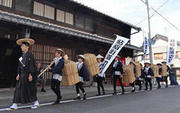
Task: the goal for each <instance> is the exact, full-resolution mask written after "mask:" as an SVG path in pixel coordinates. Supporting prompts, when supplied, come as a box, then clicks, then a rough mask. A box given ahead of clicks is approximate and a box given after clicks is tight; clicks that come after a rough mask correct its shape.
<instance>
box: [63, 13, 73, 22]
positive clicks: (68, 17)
mask: <svg viewBox="0 0 180 113" xmlns="http://www.w3.org/2000/svg"><path fill="white" fill-rule="evenodd" d="M65 23H67V24H71V25H73V23H74V17H73V14H71V13H68V12H66V13H65Z"/></svg>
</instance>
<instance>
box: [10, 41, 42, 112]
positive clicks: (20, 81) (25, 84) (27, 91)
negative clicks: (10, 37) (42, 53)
mask: <svg viewBox="0 0 180 113" xmlns="http://www.w3.org/2000/svg"><path fill="white" fill-rule="evenodd" d="M34 42H35V41H34V40H33V39H30V38H23V39H19V40H17V41H16V43H17V44H18V45H20V46H21V50H22V53H23V54H22V56H21V57H20V58H19V66H18V70H17V76H16V80H17V84H16V88H15V92H14V98H13V105H12V106H11V107H10V109H13V110H16V109H18V107H17V104H18V103H21V104H25V103H31V102H34V105H33V106H32V107H31V108H32V109H35V108H38V107H39V102H38V100H37V95H36V94H37V87H36V80H37V75H36V63H35V60H34V56H33V55H32V54H31V52H30V51H29V47H30V46H32V45H33V44H34Z"/></svg>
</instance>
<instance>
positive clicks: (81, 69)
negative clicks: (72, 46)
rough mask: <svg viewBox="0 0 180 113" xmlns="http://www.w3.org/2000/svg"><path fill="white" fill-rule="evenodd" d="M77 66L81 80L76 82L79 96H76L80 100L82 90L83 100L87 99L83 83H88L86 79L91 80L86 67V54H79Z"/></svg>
mask: <svg viewBox="0 0 180 113" xmlns="http://www.w3.org/2000/svg"><path fill="white" fill-rule="evenodd" d="M76 64H77V68H78V74H79V80H80V82H78V83H76V85H75V86H76V93H77V97H76V98H75V100H76V99H78V100H80V99H81V95H80V90H81V91H82V93H83V100H86V92H85V90H84V87H83V84H84V83H86V81H89V75H88V70H87V68H86V65H85V64H84V56H83V55H78V62H77V63H76Z"/></svg>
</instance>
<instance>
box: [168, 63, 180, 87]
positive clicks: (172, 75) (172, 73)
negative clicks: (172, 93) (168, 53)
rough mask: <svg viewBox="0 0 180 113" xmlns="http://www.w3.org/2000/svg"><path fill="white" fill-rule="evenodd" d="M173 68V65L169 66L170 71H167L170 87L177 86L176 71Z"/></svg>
mask: <svg viewBox="0 0 180 113" xmlns="http://www.w3.org/2000/svg"><path fill="white" fill-rule="evenodd" d="M173 67H174V65H173V64H171V65H170V69H169V77H170V81H171V84H170V85H179V84H178V82H177V78H176V70H175V69H174V68H173Z"/></svg>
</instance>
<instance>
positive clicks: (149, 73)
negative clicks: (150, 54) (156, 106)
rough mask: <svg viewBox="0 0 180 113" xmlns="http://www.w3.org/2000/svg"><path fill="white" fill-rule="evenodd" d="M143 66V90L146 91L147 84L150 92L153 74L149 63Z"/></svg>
mask: <svg viewBox="0 0 180 113" xmlns="http://www.w3.org/2000/svg"><path fill="white" fill-rule="evenodd" d="M144 65H145V67H144V77H145V86H146V89H145V90H148V84H149V86H150V90H152V77H153V76H154V73H153V70H152V69H151V67H150V63H145V64H144Z"/></svg>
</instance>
